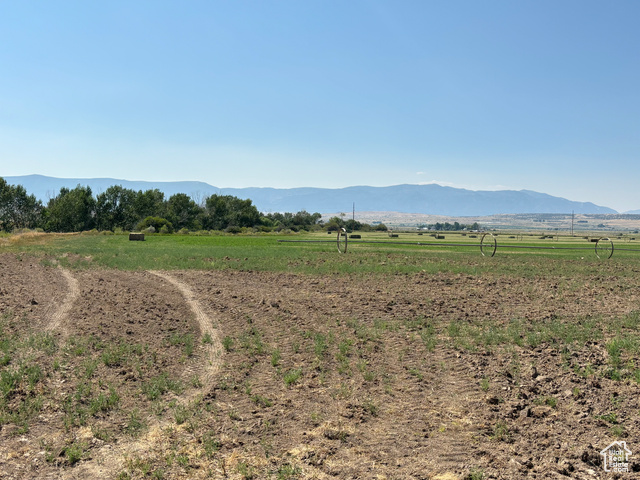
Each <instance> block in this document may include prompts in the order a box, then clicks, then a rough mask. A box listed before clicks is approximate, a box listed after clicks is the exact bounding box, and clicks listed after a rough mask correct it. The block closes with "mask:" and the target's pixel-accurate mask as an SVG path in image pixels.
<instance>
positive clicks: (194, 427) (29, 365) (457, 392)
mask: <svg viewBox="0 0 640 480" xmlns="http://www.w3.org/2000/svg"><path fill="white" fill-rule="evenodd" d="M441 235H443V236H444V238H441V239H436V238H434V237H432V236H429V235H427V234H424V235H418V234H417V233H414V234H402V233H400V234H399V237H398V238H393V239H392V238H390V237H389V236H388V235H387V234H363V235H362V239H361V240H363V241H365V242H370V243H362V242H360V243H359V242H358V240H356V239H353V240H350V241H349V244H348V251H347V253H344V254H343V253H339V252H338V248H337V245H336V236H335V235H334V234H332V235H328V234H326V233H324V234H305V235H253V236H231V235H217V236H216V235H206V236H195V235H188V236H187V235H185V236H181V235H173V236H161V235H158V236H148V237H147V239H146V241H144V242H130V241H129V240H128V237H127V236H126V235H96V234H78V235H41V234H25V235H21V236H5V237H2V238H0V268H1V271H2V280H1V282H0V308H1V310H0V333H1V336H0V471H2V472H4V473H5V475H6V476H7V478H119V479H123V480H124V479H130V478H136V479H137V478H232V479H251V478H253V479H258V478H273V479H287V478H336V477H337V478H376V477H377V478H416V479H417V478H434V479H454V478H457V479H465V480H466V479H481V478H505V479H506V478H556V477H557V478H560V477H576V478H583V477H584V478H597V477H599V476H603V475H602V474H603V473H604V472H603V471H602V465H601V461H600V458H599V451H600V450H601V449H602V448H604V447H606V445H608V444H610V443H611V442H613V441H615V440H620V439H623V440H625V441H627V443H628V445H629V446H630V448H631V450H632V451H635V450H634V449H635V448H637V446H638V445H640V407H639V406H638V402H637V398H638V394H640V331H639V328H640V308H639V301H640V295H638V291H640V290H639V289H640V278H639V277H638V272H639V271H640V255H639V254H638V253H640V248H638V250H639V252H638V253H636V252H635V251H632V250H633V249H634V248H635V247H634V246H635V245H636V241H635V240H632V239H630V238H620V239H618V238H616V239H614V243H615V248H616V250H615V253H614V255H613V256H612V258H610V259H604V258H598V257H597V256H596V255H595V252H594V244H593V242H590V241H588V240H587V239H585V238H582V237H579V238H544V239H542V238H540V237H539V236H519V235H508V234H506V235H500V236H498V237H497V241H498V250H497V253H496V255H495V256H494V257H487V256H482V255H481V253H480V248H479V242H480V235H476V238H470V235H475V234H467V235H464V236H463V235H461V234H449V233H444V234H441ZM281 240H285V241H281ZM381 242H384V243H381ZM387 242H393V243H387ZM417 243H420V244H421V245H417ZM522 247H545V248H544V249H532V248H522ZM550 247H554V248H550ZM559 247H562V248H559ZM566 247H571V248H566ZM639 247H640V246H639ZM559 449H560V450H562V454H561V455H559V454H558V450H559ZM443 452H446V454H443ZM629 470H630V472H629V473H628V474H625V475H628V477H625V478H637V476H638V472H640V462H637V461H636V460H635V459H632V460H631V462H630V463H629ZM39 476H40V477H39Z"/></svg>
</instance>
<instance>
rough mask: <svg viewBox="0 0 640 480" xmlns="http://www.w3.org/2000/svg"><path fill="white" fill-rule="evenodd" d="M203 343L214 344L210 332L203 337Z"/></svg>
mask: <svg viewBox="0 0 640 480" xmlns="http://www.w3.org/2000/svg"><path fill="white" fill-rule="evenodd" d="M202 343H204V344H205V345H211V344H213V339H212V338H211V334H210V333H209V332H207V333H205V334H204V335H203V336H202Z"/></svg>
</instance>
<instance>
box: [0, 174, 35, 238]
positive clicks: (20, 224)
mask: <svg viewBox="0 0 640 480" xmlns="http://www.w3.org/2000/svg"><path fill="white" fill-rule="evenodd" d="M41 214H42V202H40V201H39V200H36V197H35V196H34V195H28V194H27V191H26V190H25V188H24V187H23V186H22V185H15V186H14V185H9V184H8V183H7V182H6V180H5V179H4V178H2V177H0V230H5V231H11V230H13V229H15V228H36V227H37V226H39V223H40V221H41Z"/></svg>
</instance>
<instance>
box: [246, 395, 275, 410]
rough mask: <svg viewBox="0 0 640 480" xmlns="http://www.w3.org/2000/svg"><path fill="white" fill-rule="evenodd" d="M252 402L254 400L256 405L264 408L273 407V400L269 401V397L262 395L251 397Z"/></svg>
mask: <svg viewBox="0 0 640 480" xmlns="http://www.w3.org/2000/svg"><path fill="white" fill-rule="evenodd" d="M251 400H253V401H254V402H255V403H256V405H260V406H262V407H265V408H266V407H271V406H273V402H272V401H271V400H269V399H268V398H267V397H264V396H262V395H258V394H255V395H251Z"/></svg>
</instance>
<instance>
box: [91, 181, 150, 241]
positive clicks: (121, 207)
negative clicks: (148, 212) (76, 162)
mask: <svg viewBox="0 0 640 480" xmlns="http://www.w3.org/2000/svg"><path fill="white" fill-rule="evenodd" d="M136 199H137V193H136V192H135V191H134V190H130V189H128V188H123V187H122V186H120V185H114V186H111V187H109V188H107V190H106V191H105V192H104V193H101V194H100V195H98V197H97V198H96V226H97V228H98V230H115V229H116V228H122V229H123V230H133V229H134V228H135V226H136V224H137V223H138V221H139V220H140V217H138V215H137V212H136V205H135V202H136Z"/></svg>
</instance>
